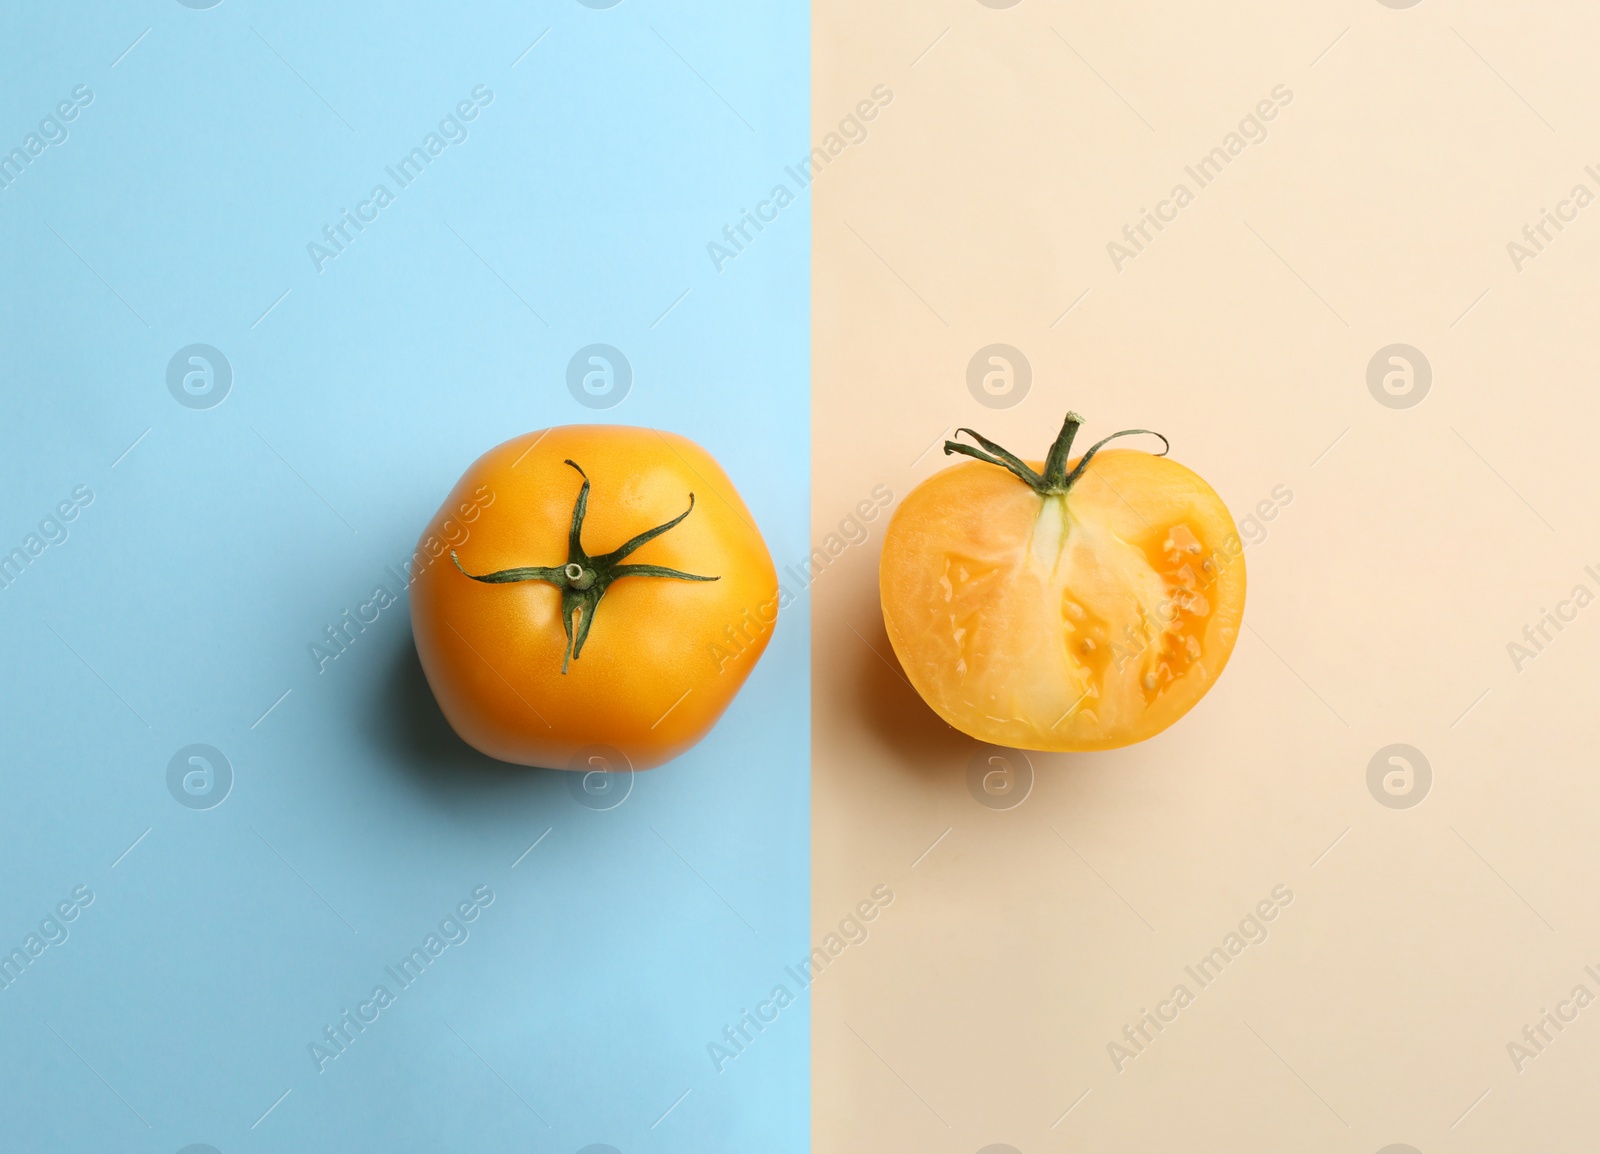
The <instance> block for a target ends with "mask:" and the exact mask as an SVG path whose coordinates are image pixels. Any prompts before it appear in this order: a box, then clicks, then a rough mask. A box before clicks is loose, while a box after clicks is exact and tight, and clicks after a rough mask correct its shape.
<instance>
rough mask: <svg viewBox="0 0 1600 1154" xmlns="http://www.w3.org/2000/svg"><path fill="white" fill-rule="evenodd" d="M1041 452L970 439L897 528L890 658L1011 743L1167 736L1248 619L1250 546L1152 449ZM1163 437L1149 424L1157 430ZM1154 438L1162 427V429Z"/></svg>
mask: <svg viewBox="0 0 1600 1154" xmlns="http://www.w3.org/2000/svg"><path fill="white" fill-rule="evenodd" d="M1082 423H1083V418H1082V417H1080V416H1078V415H1077V414H1076V413H1068V414H1067V419H1066V422H1065V424H1064V425H1063V426H1062V429H1061V433H1060V435H1059V436H1058V437H1057V438H1056V441H1055V443H1054V445H1052V446H1051V449H1050V453H1049V456H1048V458H1047V459H1046V460H1045V461H1044V462H1043V463H1042V464H1041V463H1039V462H1037V461H1034V462H1028V461H1023V460H1021V459H1020V458H1018V457H1016V456H1015V455H1014V454H1012V453H1010V452H1008V451H1007V450H1005V449H1003V448H1001V447H1000V446H999V445H997V444H995V443H994V442H993V441H990V440H988V439H987V438H985V437H981V436H979V435H978V434H977V433H974V432H973V431H972V430H971V429H960V430H957V432H956V436H957V437H959V436H960V435H961V434H962V433H967V434H969V435H970V436H971V437H972V438H973V440H974V441H976V442H977V447H974V446H972V445H967V444H964V443H961V442H959V441H946V442H945V446H944V450H945V452H946V453H947V454H949V453H961V454H964V455H966V456H969V457H973V458H975V460H976V462H981V463H973V462H968V463H963V464H959V465H956V466H954V467H953V468H949V469H946V470H944V471H943V472H941V473H938V474H936V475H935V476H933V477H931V478H929V479H928V480H927V481H924V482H923V483H922V484H921V485H918V486H917V487H916V488H915V489H913V490H912V491H911V492H910V493H909V494H908V495H907V496H906V499H905V500H904V501H903V502H902V503H901V505H900V508H899V509H898V510H896V512H895V515H894V517H893V519H892V520H891V521H890V523H889V528H888V530H887V534H886V538H885V541H884V546H883V559H882V562H881V564H880V567H879V592H880V594H881V596H882V601H883V619H884V624H885V626H886V627H887V630H888V634H889V641H890V643H891V644H892V645H893V646H894V651H895V653H896V655H898V657H899V658H900V664H901V665H902V666H903V667H904V669H905V671H906V676H907V677H908V678H909V679H910V681H911V684H912V685H913V686H915V687H916V690H917V692H918V693H919V694H921V695H922V698H923V700H924V701H926V702H927V703H928V704H929V705H930V706H932V707H933V710H934V711H935V712H936V713H938V714H939V716H940V717H942V718H944V720H945V721H947V722H949V723H950V724H951V725H953V726H954V727H955V728H957V729H959V730H961V731H962V732H963V733H966V734H969V735H970V736H972V737H976V738H978V739H979V740H981V741H987V742H992V743H993V744H995V745H1004V746H1011V747H1013V748H1020V749H1040V750H1091V749H1113V748H1116V747H1117V746H1122V745H1129V744H1131V743H1133V742H1135V741H1142V740H1144V739H1145V738H1147V737H1151V736H1153V735H1155V734H1157V733H1160V732H1161V731H1162V730H1163V729H1165V728H1166V727H1167V726H1169V725H1171V724H1172V723H1173V722H1174V721H1176V720H1178V718H1180V717H1182V716H1183V715H1184V714H1185V713H1187V712H1188V711H1189V709H1190V708H1191V707H1192V706H1193V705H1194V704H1195V702H1197V701H1199V700H1200V698H1201V697H1202V696H1204V695H1205V693H1206V691H1207V690H1208V689H1210V688H1211V686H1212V685H1213V684H1214V683H1215V682H1216V680H1217V677H1218V675H1219V674H1221V672H1222V668H1223V666H1224V665H1226V664H1227V662H1228V657H1229V655H1230V654H1231V653H1232V652H1233V645H1234V642H1235V641H1236V640H1237V639H1238V636H1239V625H1240V623H1241V621H1242V620H1243V617H1244V591H1245V572H1244V559H1243V552H1244V546H1243V545H1242V543H1241V542H1240V540H1239V534H1238V531H1237V529H1235V527H1234V523H1233V518H1232V517H1231V516H1229V514H1228V509H1227V506H1225V505H1224V504H1223V503H1222V498H1220V497H1218V496H1217V494H1216V492H1215V491H1214V490H1213V489H1212V488H1211V486H1210V485H1208V484H1206V483H1205V481H1203V480H1201V479H1200V478H1199V477H1198V476H1196V475H1195V474H1194V473H1192V472H1190V471H1189V470H1188V469H1186V468H1184V467H1183V466H1182V465H1179V464H1177V463H1175V462H1173V461H1170V460H1167V459H1166V458H1165V449H1164V450H1163V452H1162V454H1161V455H1154V454H1150V453H1142V452H1131V451H1127V450H1118V449H1111V450H1107V451H1105V452H1103V453H1102V452H1100V448H1101V446H1102V445H1104V444H1105V443H1106V441H1109V440H1112V439H1113V437H1121V436H1126V435H1129V434H1132V433H1145V432H1149V430H1147V429H1128V430H1124V431H1123V432H1121V433H1114V434H1112V436H1111V437H1107V438H1105V440H1102V441H1101V442H1099V444H1096V445H1095V446H1094V447H1092V448H1091V449H1090V450H1089V451H1088V452H1086V453H1084V454H1083V456H1082V457H1081V458H1079V459H1075V460H1074V459H1070V457H1069V454H1070V453H1071V450H1072V441H1073V437H1074V435H1075V434H1076V433H1077V431H1078V427H1079V425H1081V424H1082ZM1152 435H1154V436H1160V434H1159V433H1157V434H1152ZM1161 440H1162V442H1163V444H1165V443H1166V438H1165V437H1162V438H1161Z"/></svg>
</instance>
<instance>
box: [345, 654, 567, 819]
mask: <svg viewBox="0 0 1600 1154" xmlns="http://www.w3.org/2000/svg"><path fill="white" fill-rule="evenodd" d="M388 660H389V669H388V671H387V674H386V676H385V677H383V678H382V679H381V680H380V682H379V684H380V691H379V693H378V694H377V695H376V697H375V698H374V700H373V701H372V702H371V704H370V706H369V708H368V716H367V718H366V719H365V720H366V726H367V730H368V735H369V737H370V738H371V739H372V741H373V743H374V744H375V745H376V746H377V747H378V748H379V749H380V750H381V751H382V752H383V754H384V755H385V757H386V758H387V759H388V761H389V762H390V763H391V764H393V765H395V766H396V767H397V768H398V769H400V771H401V772H402V773H403V774H404V776H405V778H406V779H407V780H408V781H409V782H410V783H411V784H412V785H414V786H416V787H417V788H418V789H420V790H422V791H424V792H427V793H429V794H431V795H434V796H435V797H436V798H437V799H439V800H444V799H460V798H462V797H463V796H464V795H465V796H469V797H471V796H475V797H477V799H478V800H479V801H480V802H481V801H482V800H483V798H484V797H485V796H487V797H489V798H491V799H492V800H494V801H496V802H500V801H509V800H514V799H524V800H526V801H527V802H528V803H529V804H530V805H538V804H540V803H541V802H542V801H548V802H550V803H552V804H553V803H556V802H558V801H559V800H560V798H561V797H564V796H565V794H566V784H565V779H564V775H563V772H562V771H558V770H550V769H537V768H532V767H529V766H525V765H512V764H511V763H510V762H505V761H498V760H496V759H495V758H492V757H489V756H488V755H486V754H483V753H479V752H478V751H477V750H476V749H473V748H472V746H470V745H468V744H467V743H466V742H465V741H462V740H461V738H460V737H458V736H457V735H456V731H455V730H453V729H451V728H450V723H449V722H448V721H446V720H445V716H444V713H443V712H442V711H441V710H440V709H439V703H438V701H436V700H435V699H434V696H433V690H432V689H431V688H429V686H428V678H427V675H426V674H424V673H423V671H422V661H421V659H419V658H418V656H417V647H416V645H415V644H414V643H413V642H412V640H411V632H410V630H409V629H408V630H407V631H406V635H405V638H404V643H403V644H399V645H397V646H396V647H395V650H394V652H393V653H391V654H390V655H389V657H388ZM558 791H559V792H558Z"/></svg>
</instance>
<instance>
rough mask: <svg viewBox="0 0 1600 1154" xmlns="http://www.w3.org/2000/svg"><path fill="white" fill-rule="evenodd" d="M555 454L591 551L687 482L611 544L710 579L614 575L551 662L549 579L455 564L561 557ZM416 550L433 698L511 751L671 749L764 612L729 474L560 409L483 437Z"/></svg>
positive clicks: (757, 557)
mask: <svg viewBox="0 0 1600 1154" xmlns="http://www.w3.org/2000/svg"><path fill="white" fill-rule="evenodd" d="M567 460H571V461H573V462H574V463H575V464H577V465H578V466H579V467H581V469H582V470H583V473H584V474H585V475H587V477H588V479H589V481H590V483H591V490H590V493H589V496H588V503H587V511H586V514H585V518H584V522H583V528H582V543H583V547H584V549H585V551H586V552H587V553H588V554H589V555H591V556H599V555H600V554H603V553H606V552H608V551H610V550H613V549H616V548H617V547H618V546H620V545H622V544H623V542H625V541H628V540H630V539H631V538H633V537H634V536H636V535H638V534H639V533H642V532H644V531H645V530H647V529H651V528H654V527H656V526H659V525H662V524H664V523H666V522H668V521H670V520H672V519H673V518H674V517H677V516H678V515H679V514H681V513H683V512H684V510H685V509H686V508H687V507H688V505H689V499H690V494H691V493H693V494H694V509H693V511H692V512H691V513H690V514H689V515H688V516H687V517H685V518H684V520H683V521H682V522H681V523H680V524H678V525H676V526H674V527H673V528H672V529H670V530H669V531H667V532H665V533H663V534H662V535H661V536H659V537H656V538H655V539H653V540H650V541H647V542H646V543H645V544H644V545H642V546H640V547H639V548H638V550H637V551H636V552H635V553H633V554H632V555H630V556H629V557H627V559H626V560H627V562H628V563H629V564H634V563H637V564H645V565H655V566H665V567H667V568H671V569H676V570H680V571H683V572H685V573H691V574H698V575H701V576H714V577H716V578H717V580H715V581H707V582H691V581H686V580H677V579H673V578H667V577H656V576H627V577H622V578H619V579H617V580H616V582H615V583H614V584H612V585H611V586H610V587H609V588H608V589H607V590H606V592H605V593H604V595H603V597H602V598H601V600H600V602H599V604H598V606H597V607H596V610H595V613H594V618H593V623H592V626H591V631H590V632H589V634H588V637H587V638H586V640H585V643H584V645H583V648H582V650H581V652H580V653H579V654H577V656H575V657H573V658H572V659H571V660H570V662H569V663H568V665H567V670H566V672H565V673H563V672H562V662H563V656H564V653H565V650H566V647H567V636H566V632H565V630H564V629H563V627H562V608H561V603H562V592H561V590H560V589H558V588H556V587H555V586H554V585H552V584H547V583H545V582H543V581H537V580H527V581H517V582H513V583H504V584H489V583H485V582H483V581H480V580H474V579H473V578H472V577H468V576H467V575H466V574H467V573H471V574H475V575H482V574H487V573H492V572H496V571H500V570H506V569H512V568H517V567H522V566H561V565H563V564H565V562H566V561H567V558H568V534H569V530H570V528H571V524H572V519H573V506H574V503H575V501H576V499H577V496H578V493H579V489H580V486H581V485H582V482H583V477H581V476H580V475H579V473H578V471H577V470H576V469H574V468H573V467H572V465H569V464H566V463H565V462H566V461H567ZM452 550H453V551H454V553H455V555H456V558H457V560H458V561H459V564H460V568H459V569H458V568H457V564H456V562H455V561H452V558H451V552H452ZM414 564H416V565H418V566H420V569H421V573H420V576H418V577H417V579H416V581H415V583H414V584H413V586H412V590H411V627H412V633H413V636H414V637H415V639H416V645H417V654H418V656H419V657H420V658H421V661H422V668H423V671H424V672H425V673H426V675H427V678H428V684H429V686H430V687H431V688H432V690H433V693H434V697H435V698H436V699H437V700H438V702H439V707H440V709H441V710H443V712H444V715H445V718H446V719H447V720H448V721H449V722H450V725H451V728H453V729H454V730H455V731H456V733H457V734H458V735H460V737H461V738H462V740H464V741H466V742H467V743H468V744H469V745H471V746H473V747H474V748H475V749H477V750H479V751H480V752H482V753H485V754H488V755H489V756H490V757H494V758H498V759H500V760H501V761H509V762H513V763H516V764H519V765H529V766H544V767H547V768H551V769H579V770H588V769H591V768H599V767H602V765H603V766H604V767H609V768H618V767H617V766H615V765H611V764H610V762H612V761H615V755H614V754H615V753H620V754H621V755H622V756H623V757H624V758H625V759H626V762H627V766H628V767H630V768H633V769H649V768H651V767H653V766H657V765H660V764H661V763H663V762H665V761H668V760H670V759H672V758H674V757H676V756H678V755H679V754H681V753H683V752H684V751H685V750H687V749H688V748H689V747H690V746H692V745H694V744H695V743H696V742H697V741H699V740H700V739H701V738H702V737H704V736H705V735H706V733H707V732H709V731H710V729H711V727H712V726H713V725H714V724H715V723H716V721H717V719H718V718H719V717H720V716H721V715H722V713H723V711H724V710H725V709H726V708H727V706H728V704H729V702H731V701H732V700H733V697H734V695H735V694H736V693H738V691H739V688H740V687H741V686H742V685H743V684H744V681H745V678H746V677H748V676H749V674H750V671H751V670H752V669H753V668H754V667H755V664H756V662H757V661H758V660H759V659H760V657H761V654H762V652H763V651H764V650H765V649H766V645H767V641H768V639H769V638H770V637H771V634H772V627H773V623H774V622H775V620H776V617H777V612H778V580H777V574H776V571H775V570H774V568H773V564H772V558H771V555H770V554H769V553H768V551H767V547H766V543H765V542H764V541H763V540H762V538H761V534H760V532H759V530H757V529H756V527H755V521H754V518H753V517H752V516H751V515H750V511H749V509H747V508H746V507H745V504H744V501H743V500H742V499H741V498H740V496H739V494H738V491H737V490H736V489H735V488H734V486H733V483H732V482H731V481H730V480H729V479H728V477H727V474H725V473H724V472H723V471H722V468H721V466H720V465H718V464H717V462H716V461H715V460H714V459H713V458H712V457H711V455H710V454H708V453H707V452H706V451H705V450H704V449H702V448H701V447H700V446H698V445H696V444H695V443H694V442H692V441H690V440H688V439H687V438H685V437H681V436H678V435H677V434H675V433H667V432H660V431H657V430H654V429H640V428H633V427H629V426H619V425H567V426H562V427H558V428H551V429H545V430H542V431H538V432H533V433H528V434H526V435H524V436H521V437H517V438H514V439H512V440H510V441H507V442H505V443H504V444H502V445H499V446H496V447H495V448H493V449H491V450H489V452H487V453H485V454H484V455H483V456H482V457H480V458H478V460H477V461H475V462H473V464H472V466H471V467H470V468H469V469H468V470H467V471H466V473H464V474H463V475H462V477H461V480H460V481H458V482H457V483H456V486H455V488H454V489H452V490H451V492H450V495H449V496H448V497H447V498H445V501H444V504H443V505H442V506H441V507H440V509H439V512H438V513H437V514H436V515H435V516H434V518H433V519H432V521H430V523H429V524H428V526H427V528H425V529H424V531H423V533H422V537H421V540H420V541H419V543H418V546H417V557H416V558H414ZM462 570H465V572H463V571H462ZM600 747H604V748H603V749H601V748H600ZM610 751H614V753H613V752H610ZM590 753H598V754H599V755H600V756H601V757H603V758H605V759H607V760H606V761H605V762H603V763H602V762H593V763H591V762H589V761H588V760H587V755H588V754H590ZM580 756H583V757H584V758H585V760H583V761H582V762H581V763H578V762H576V761H575V759H578V758H580Z"/></svg>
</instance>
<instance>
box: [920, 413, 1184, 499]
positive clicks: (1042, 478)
mask: <svg viewBox="0 0 1600 1154" xmlns="http://www.w3.org/2000/svg"><path fill="white" fill-rule="evenodd" d="M1082 424H1083V418H1082V417H1080V416H1079V415H1078V414H1077V413H1068V414H1067V419H1066V420H1065V421H1063V422H1062V424H1061V431H1060V432H1059V433H1057V434H1056V439H1055V443H1054V444H1052V445H1051V446H1050V453H1049V455H1048V456H1047V457H1045V461H1044V472H1043V473H1037V472H1035V471H1034V470H1033V469H1031V468H1029V467H1028V464H1027V463H1026V462H1025V461H1023V460H1022V458H1020V457H1018V456H1017V455H1016V454H1015V453H1012V452H1010V451H1009V450H1007V449H1003V448H1001V447H1000V446H999V445H997V444H995V443H994V442H993V441H991V440H989V438H987V437H985V436H983V435H981V434H979V433H977V432H975V431H974V430H972V429H957V430H956V436H958V437H959V436H960V435H961V434H962V433H966V434H967V435H968V436H969V437H971V438H972V439H973V440H974V441H976V442H978V447H977V448H974V447H973V446H971V445H963V444H962V443H961V442H960V441H946V442H945V443H944V451H945V455H946V456H948V455H949V454H951V453H961V454H962V455H964V456H967V457H971V458H972V459H973V460H976V461H983V462H985V463H987V464H990V465H999V466H1000V467H1001V468H1002V469H1008V470H1010V471H1011V472H1012V473H1014V474H1015V475H1016V476H1017V478H1018V479H1019V480H1021V481H1022V482H1023V483H1024V484H1026V485H1027V486H1028V487H1029V488H1030V489H1032V490H1033V491H1034V492H1035V493H1037V494H1039V496H1041V497H1051V496H1057V495H1059V494H1062V493H1065V492H1067V491H1068V490H1070V489H1071V488H1072V486H1073V485H1075V484H1077V483H1078V478H1079V477H1082V476H1083V471H1084V470H1085V469H1087V468H1088V467H1089V461H1090V460H1091V459H1092V458H1093V457H1094V455H1095V454H1096V453H1098V452H1099V451H1100V449H1101V448H1102V447H1103V446H1104V445H1105V444H1107V442H1110V441H1114V440H1116V439H1117V438H1118V437H1131V436H1133V435H1134V434H1135V433H1149V434H1150V435H1151V436H1152V437H1161V445H1162V448H1161V452H1159V453H1157V454H1156V456H1158V457H1165V456H1166V455H1167V453H1168V452H1169V451H1171V449H1172V444H1171V443H1170V442H1169V441H1168V440H1167V438H1166V437H1165V436H1162V434H1160V433H1158V432H1155V431H1154V430H1153V429H1123V430H1122V431H1121V432H1119V433H1112V434H1111V435H1110V436H1109V437H1106V438H1104V439H1102V440H1100V441H1096V442H1095V443H1094V444H1093V445H1091V446H1090V448H1089V451H1088V452H1086V453H1085V454H1084V455H1083V458H1082V459H1081V460H1080V461H1079V462H1078V467H1077V468H1076V469H1073V470H1072V472H1070V473H1068V472H1067V460H1068V458H1069V457H1070V456H1071V455H1072V441H1073V438H1074V437H1076V436H1077V435H1078V427H1079V426H1080V425H1082Z"/></svg>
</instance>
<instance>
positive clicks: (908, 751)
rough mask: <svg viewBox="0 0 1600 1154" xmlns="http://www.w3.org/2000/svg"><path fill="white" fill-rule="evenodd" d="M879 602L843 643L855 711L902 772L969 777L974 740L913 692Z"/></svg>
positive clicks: (846, 681)
mask: <svg viewBox="0 0 1600 1154" xmlns="http://www.w3.org/2000/svg"><path fill="white" fill-rule="evenodd" d="M875 601H876V599H875V598H874V604H872V605H871V612H868V613H861V614H856V615H854V617H855V620H854V622H853V623H852V629H851V631H850V632H847V633H846V634H845V635H844V638H843V644H844V646H845V648H844V653H845V654H846V655H847V656H846V657H844V663H845V665H846V668H847V669H848V670H849V675H848V676H847V677H846V678H844V679H843V682H844V684H846V685H849V686H851V687H852V688H853V690H854V692H853V693H851V694H850V697H849V700H850V701H852V702H853V703H854V705H853V708H854V709H856V710H859V711H860V714H861V718H862V720H863V721H864V722H865V723H866V727H867V729H868V731H869V732H870V733H871V734H872V735H873V737H875V738H876V739H877V741H878V742H879V744H880V745H881V746H882V747H883V748H884V749H885V750H886V751H888V752H889V753H890V754H891V755H892V756H891V757H890V758H889V760H890V761H891V762H892V763H893V764H894V765H895V766H896V767H897V768H899V769H901V770H903V771H905V772H907V773H911V774H915V775H917V776H919V777H922V778H927V779H934V778H940V779H943V778H945V777H947V776H949V775H951V774H954V773H960V772H965V767H966V764H967V759H968V758H969V757H970V756H971V754H972V751H973V749H974V748H975V743H974V741H973V739H972V738H970V737H968V736H967V735H966V734H964V733H962V732H961V731H960V730H958V729H955V728H954V727H952V726H950V725H949V724H947V723H946V722H945V721H944V719H943V718H941V717H940V716H939V715H938V714H937V713H935V712H934V711H933V710H932V709H931V708H929V706H928V703H927V702H925V701H923V700H922V697H921V696H920V695H919V694H918V693H917V691H916V690H915V689H914V688H913V687H912V685H911V682H910V681H909V680H908V679H907V678H906V675H905V671H904V670H903V669H901V668H900V662H899V660H898V659H897V658H896V657H895V652H894V647H893V646H892V645H890V644H889V636H888V634H887V633H885V632H884V629H883V618H882V616H881V615H880V613H879V612H878V611H877V606H876V604H875ZM836 660H838V659H837V658H836Z"/></svg>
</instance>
